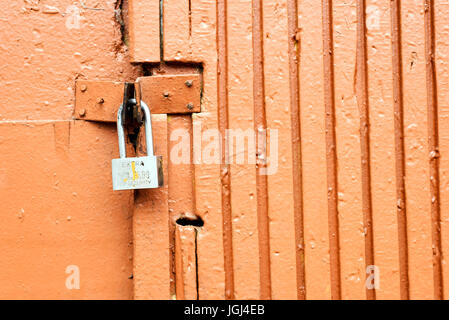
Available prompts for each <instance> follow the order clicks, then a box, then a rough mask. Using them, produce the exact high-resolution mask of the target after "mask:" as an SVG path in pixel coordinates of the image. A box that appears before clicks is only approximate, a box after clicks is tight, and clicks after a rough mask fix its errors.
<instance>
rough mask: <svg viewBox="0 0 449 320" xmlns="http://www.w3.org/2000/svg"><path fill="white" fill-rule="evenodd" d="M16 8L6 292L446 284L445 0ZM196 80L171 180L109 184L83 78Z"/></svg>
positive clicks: (345, 294) (160, 118)
mask: <svg viewBox="0 0 449 320" xmlns="http://www.w3.org/2000/svg"><path fill="white" fill-rule="evenodd" d="M4 10H5V11H4V14H5V15H7V16H9V17H14V19H12V20H11V19H9V18H8V19H7V20H5V19H4V18H2V17H1V16H0V24H3V28H2V30H3V31H2V32H1V33H0V37H1V38H0V40H1V43H2V46H0V51H1V52H2V53H3V54H2V55H1V57H2V58H1V59H3V61H2V62H3V64H2V65H3V67H2V68H1V69H0V81H1V82H0V83H1V85H0V93H1V96H2V97H3V105H2V106H1V107H0V108H1V109H0V132H1V133H0V198H1V199H2V204H3V205H2V208H1V209H0V218H1V220H2V223H1V225H0V228H1V229H0V231H1V232H0V250H1V251H2V255H1V257H0V269H1V270H2V273H1V274H0V287H1V288H2V289H1V290H0V298H10V299H11V298H12V299H14V298H60V299H71V298H85V299H89V298H107V299H132V298H134V299H408V298H411V299H441V298H444V297H445V296H447V290H448V285H447V279H448V278H447V271H446V269H447V268H445V266H446V260H445V253H446V251H447V250H448V241H449V240H448V239H449V238H448V236H447V232H446V231H447V222H448V217H447V212H446V211H447V210H446V209H447V207H448V201H447V198H448V188H447V176H448V170H447V168H449V163H448V162H447V161H446V158H447V157H448V154H449V153H448V152H449V147H448V146H449V141H447V139H446V136H447V133H449V131H448V130H449V129H448V127H447V124H446V120H447V114H446V109H447V108H445V107H446V104H447V103H448V101H449V100H448V99H449V96H448V80H449V79H448V78H447V77H448V76H447V74H448V72H447V69H448V66H447V63H446V60H447V59H446V58H447V56H448V54H449V52H448V50H449V46H448V45H447V41H446V40H447V36H448V30H447V28H446V26H447V22H448V21H447V20H448V18H447V14H446V13H447V11H448V5H447V3H445V1H443V0H435V1H431V0H419V1H418V0H416V1H415V0H413V1H402V2H401V1H398V0H392V1H389V2H386V1H377V0H353V1H350V0H343V1H335V0H334V1H332V0H322V1H316V0H309V1H298V0H264V1H262V0H217V1H210V0H163V1H156V0H128V1H117V2H115V3H114V2H101V3H97V2H95V1H87V0H86V1H85V3H84V2H83V3H82V4H80V5H78V4H72V2H71V1H66V0H57V1H54V5H52V6H49V5H46V4H42V3H40V2H39V1H32V0H30V1H24V3H19V2H14V3H11V4H8V5H7V6H6V7H5V8H4ZM7 26H8V27H7ZM61 43H63V44H64V45H63V46H61ZM192 73H195V74H199V75H200V76H201V82H202V99H201V110H200V112H195V113H191V114H184V115H181V114H158V115H154V116H153V119H152V120H153V135H154V144H155V153H156V154H157V155H161V156H163V158H164V179H165V185H164V187H163V188H160V189H155V190H137V191H125V192H113V191H112V182H111V181H112V179H111V167H110V166H111V164H110V161H111V159H113V158H118V144H117V133H116V129H115V126H114V125H111V124H106V123H101V122H92V121H85V120H80V119H77V118H79V117H78V115H76V114H73V111H74V104H75V99H76V96H75V80H80V79H82V80H113V81H136V80H138V78H140V77H142V76H146V77H151V76H159V75H179V74H192ZM87 90H89V89H87ZM164 94H165V93H164ZM166 96H167V97H170V92H167V93H166ZM103 98H104V99H106V100H107V99H108V97H107V96H105V97H103ZM176 107H177V108H178V109H179V106H176ZM117 108H118V106H117ZM150 108H151V106H150ZM87 118H88V117H87ZM142 132H143V131H141V133H142ZM142 137H143V135H142V134H141V135H140V136H139V138H138V139H137V148H136V150H135V151H136V153H137V155H144V154H145V142H144V139H143V138H142ZM129 151H130V152H132V147H131V145H129Z"/></svg>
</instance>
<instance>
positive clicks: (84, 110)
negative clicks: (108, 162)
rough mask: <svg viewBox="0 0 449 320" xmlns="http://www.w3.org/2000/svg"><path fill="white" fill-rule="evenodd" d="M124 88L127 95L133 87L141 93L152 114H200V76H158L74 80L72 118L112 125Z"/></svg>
mask: <svg viewBox="0 0 449 320" xmlns="http://www.w3.org/2000/svg"><path fill="white" fill-rule="evenodd" d="M126 86H128V90H129V91H128V92H129V95H130V96H132V93H133V87H135V92H136V93H140V94H141V95H140V98H139V99H140V100H143V101H145V102H146V103H147V104H148V106H150V108H151V113H152V114H192V113H199V112H201V90H202V89H201V88H202V85H201V76H200V75H199V74H182V75H163V76H159V75H158V76H149V77H140V78H137V79H136V81H135V82H134V83H132V82H128V83H124V82H116V81H92V80H77V81H76V84H75V109H74V114H73V116H74V118H75V119H80V120H87V121H98V122H115V121H116V120H117V106H118V105H120V104H121V103H122V101H123V100H124V98H123V92H124V91H125V94H126V88H125V87H126ZM136 98H137V97H136ZM139 99H138V100H139ZM127 120H129V119H127Z"/></svg>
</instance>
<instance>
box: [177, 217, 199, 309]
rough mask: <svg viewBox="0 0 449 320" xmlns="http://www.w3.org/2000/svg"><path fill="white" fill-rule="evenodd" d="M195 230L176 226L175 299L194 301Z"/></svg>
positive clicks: (195, 288) (195, 290)
mask: <svg viewBox="0 0 449 320" xmlns="http://www.w3.org/2000/svg"><path fill="white" fill-rule="evenodd" d="M196 232H197V231H196V229H195V227H190V226H180V225H177V226H176V242H175V247H176V299H178V300H196V299H197V283H196V274H197V269H196V262H197V261H196Z"/></svg>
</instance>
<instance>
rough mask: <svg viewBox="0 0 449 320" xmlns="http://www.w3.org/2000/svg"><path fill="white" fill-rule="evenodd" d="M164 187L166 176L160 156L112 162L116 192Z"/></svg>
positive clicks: (122, 159) (113, 182) (113, 184)
mask: <svg viewBox="0 0 449 320" xmlns="http://www.w3.org/2000/svg"><path fill="white" fill-rule="evenodd" d="M163 185H164V174H163V170H162V157H160V156H148V157H139V158H121V159H114V160H112V186H113V189H114V190H136V189H155V188H160V187H162V186H163Z"/></svg>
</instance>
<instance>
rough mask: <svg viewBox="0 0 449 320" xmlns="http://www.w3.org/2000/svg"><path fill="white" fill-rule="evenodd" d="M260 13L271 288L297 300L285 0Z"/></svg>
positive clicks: (276, 295)
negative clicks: (263, 68)
mask: <svg viewBox="0 0 449 320" xmlns="http://www.w3.org/2000/svg"><path fill="white" fill-rule="evenodd" d="M263 12H264V17H263V19H264V28H265V30H266V31H265V32H264V63H265V86H266V89H265V94H266V117H267V118H266V123H267V127H268V128H269V131H268V141H267V147H268V150H269V152H267V159H268V165H267V179H268V189H267V192H268V197H269V201H268V211H269V217H270V220H269V221H270V234H269V236H270V250H271V256H270V263H271V272H272V274H273V276H272V277H271V290H272V298H273V299H277V300H279V299H282V300H285V299H296V298H297V296H298V293H297V289H296V288H297V286H296V281H294V280H293V279H296V248H295V247H296V245H295V212H294V196H293V192H294V190H293V177H292V165H293V162H292V133H291V130H292V126H291V109H290V95H289V93H290V87H289V84H290V82H289V56H288V54H289V51H288V42H289V33H288V16H287V0H281V1H279V0H265V1H263ZM290 36H292V37H296V34H295V33H294V34H293V35H290ZM273 52H277V54H276V55H273V54H272V53H273ZM296 111H299V110H296ZM295 129H297V128H295ZM275 139H277V140H276V141H275ZM298 139H299V136H298ZM298 142H299V141H298ZM298 164H299V163H296V165H298ZM296 191H299V192H300V190H296ZM274 275H276V276H274Z"/></svg>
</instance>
